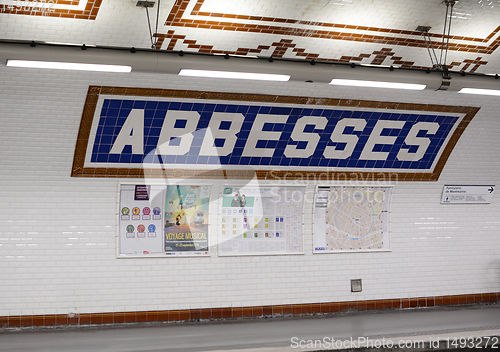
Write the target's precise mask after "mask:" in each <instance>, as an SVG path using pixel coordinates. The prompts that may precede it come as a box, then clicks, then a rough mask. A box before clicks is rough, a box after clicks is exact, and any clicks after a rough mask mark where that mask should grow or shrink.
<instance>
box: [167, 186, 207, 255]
mask: <svg viewBox="0 0 500 352" xmlns="http://www.w3.org/2000/svg"><path fill="white" fill-rule="evenodd" d="M209 202H210V186H206V185H203V186H179V185H173V186H167V189H166V191H165V213H164V215H165V223H164V227H165V254H167V255H208V248H209V243H208V209H209Z"/></svg>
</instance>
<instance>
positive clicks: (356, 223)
mask: <svg viewBox="0 0 500 352" xmlns="http://www.w3.org/2000/svg"><path fill="white" fill-rule="evenodd" d="M391 190H392V188H391V187H379V186H375V187H361V186H342V187H338V186H337V187H318V191H317V195H316V202H315V216H314V217H315V228H314V252H315V253H326V252H349V251H351V252H352V251H355V252H359V251H374V250H389V249H390V243H389V242H390V236H389V202H390V196H391Z"/></svg>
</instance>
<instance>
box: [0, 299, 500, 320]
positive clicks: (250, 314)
mask: <svg viewBox="0 0 500 352" xmlns="http://www.w3.org/2000/svg"><path fill="white" fill-rule="evenodd" d="M499 300H500V292H493V293H477V294H466V295H450V296H430V297H414V298H396V299H382V300H369V301H350V302H326V303H309V304H285V305H268V306H255V307H232V308H230V307H224V308H201V309H186V310H162V311H140V312H117V313H116V312H115V313H88V314H76V315H71V316H70V315H66V314H56V315H16V316H0V328H20V327H36V326H38V327H40V326H47V327H48V326H81V325H102V324H124V323H146V322H147V323H154V322H196V321H199V320H224V319H244V318H247V319H248V318H254V319H258V318H262V317H281V316H313V315H323V314H334V313H341V312H347V311H372V310H387V309H406V308H430V307H438V306H461V305H471V304H488V303H496V302H498V301H499Z"/></svg>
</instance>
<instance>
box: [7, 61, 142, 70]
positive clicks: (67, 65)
mask: <svg viewBox="0 0 500 352" xmlns="http://www.w3.org/2000/svg"><path fill="white" fill-rule="evenodd" d="M7 66H9V67H27V68H49V69H54V70H77V71H99V72H130V71H132V66H121V65H102V64H82V63H76V62H51V61H28V60H7Z"/></svg>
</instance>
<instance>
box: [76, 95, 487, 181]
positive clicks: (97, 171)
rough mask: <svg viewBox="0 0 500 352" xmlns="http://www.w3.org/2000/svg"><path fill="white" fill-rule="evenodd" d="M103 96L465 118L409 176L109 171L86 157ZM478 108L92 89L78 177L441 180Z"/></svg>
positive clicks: (83, 126)
mask: <svg viewBox="0 0 500 352" xmlns="http://www.w3.org/2000/svg"><path fill="white" fill-rule="evenodd" d="M100 94H106V95H120V96H147V97H163V98H188V99H207V100H226V101H242V102H267V103H276V104H302V105H326V106H332V107H334V106H337V107H348V108H355V107H359V108H372V109H391V110H414V111H429V112H448V113H461V114H465V116H464V118H463V119H462V121H461V122H460V124H459V125H458V126H457V128H456V129H455V132H454V133H453V135H452V136H451V137H450V139H449V141H448V144H447V145H446V146H445V149H444V150H443V153H442V154H441V157H440V158H439V160H438V162H437V164H436V166H435V168H434V170H433V171H432V172H427V173H408V172H377V171H374V172H348V171H305V170H296V171H294V170H286V171H283V170H280V171H275V170H255V171H253V170H214V171H206V170H192V169H168V170H160V169H142V168H105V167H85V155H86V152H87V144H88V141H89V136H90V130H91V127H92V121H93V118H94V113H95V109H96V105H97V100H98V98H99V95H100ZM479 109H480V108H477V107H466V106H450V105H431V104H409V103H395V102H382V101H369V100H347V99H334V98H315V97H299V96H280V95H266V94H244V93H223V92H208V91H194V90H173V89H155V88H133V87H109V86H89V89H88V92H87V98H86V100H85V105H84V109H83V113H82V119H81V122H80V128H79V131H78V136H77V141H76V146H75V154H74V157H73V166H72V169H71V176H72V177H120V178H167V177H168V178H200V177H202V178H206V179H251V178H253V177H257V178H258V179H265V180H295V179H304V177H307V178H308V179H315V180H317V179H319V180H339V181H346V180H364V181H393V182H396V181H437V180H438V179H439V175H440V174H441V172H442V170H443V168H444V166H445V164H446V161H447V160H448V157H449V156H450V154H451V152H452V150H453V148H454V147H455V145H456V143H457V142H458V140H459V138H460V136H461V135H462V133H463V131H464V130H465V128H466V127H467V125H468V124H469V122H470V121H471V120H472V118H473V117H474V116H475V114H476V113H477V112H478V111H479Z"/></svg>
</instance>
